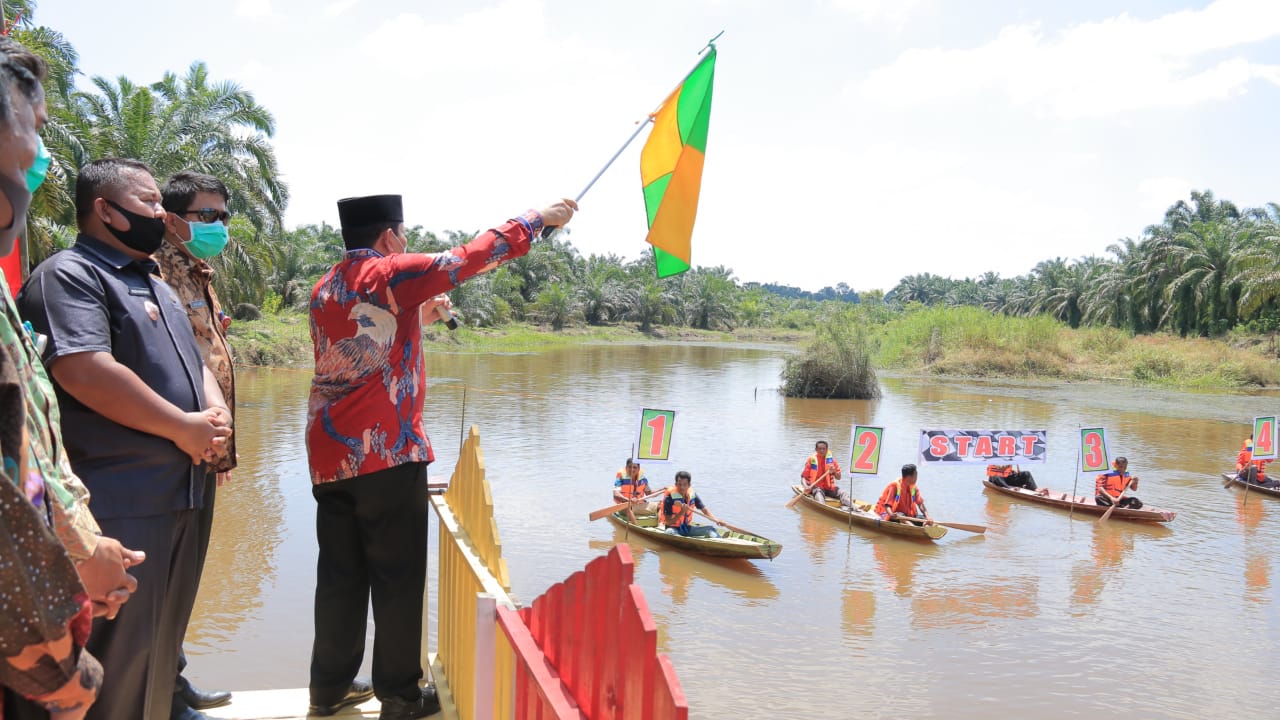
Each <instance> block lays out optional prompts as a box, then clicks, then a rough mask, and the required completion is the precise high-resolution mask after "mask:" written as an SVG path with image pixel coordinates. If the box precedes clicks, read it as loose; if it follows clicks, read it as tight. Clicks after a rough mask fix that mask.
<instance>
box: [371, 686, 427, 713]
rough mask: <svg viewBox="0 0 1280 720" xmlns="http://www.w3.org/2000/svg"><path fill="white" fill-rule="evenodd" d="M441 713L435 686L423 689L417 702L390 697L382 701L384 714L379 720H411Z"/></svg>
mask: <svg viewBox="0 0 1280 720" xmlns="http://www.w3.org/2000/svg"><path fill="white" fill-rule="evenodd" d="M438 712H440V698H438V697H436V689H435V686H433V685H428V686H426V687H424V688H422V692H421V693H420V694H419V695H418V697H417V699H416V700H405V699H404V698H398V697H389V698H386V699H385V700H383V701H382V712H380V713H378V720H410V719H411V718H422V717H426V716H428V715H435V714H436V713H438Z"/></svg>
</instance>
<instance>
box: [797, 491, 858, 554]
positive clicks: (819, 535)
mask: <svg viewBox="0 0 1280 720" xmlns="http://www.w3.org/2000/svg"><path fill="white" fill-rule="evenodd" d="M801 502H803V501H801ZM793 510H794V512H795V513H796V517H797V518H798V519H799V522H800V537H802V538H804V546H805V549H806V550H807V551H808V552H809V557H810V559H812V560H813V561H814V562H821V561H822V559H823V558H825V557H827V555H828V553H829V552H830V547H829V546H830V545H831V541H832V540H833V539H835V537H836V535H841V534H844V533H845V532H846V530H847V526H845V525H841V524H840V523H839V522H837V521H836V520H835V518H829V517H827V516H826V515H819V514H818V513H817V512H816V511H813V510H810V509H808V508H806V507H802V506H800V504H799V503H796V505H795V506H793Z"/></svg>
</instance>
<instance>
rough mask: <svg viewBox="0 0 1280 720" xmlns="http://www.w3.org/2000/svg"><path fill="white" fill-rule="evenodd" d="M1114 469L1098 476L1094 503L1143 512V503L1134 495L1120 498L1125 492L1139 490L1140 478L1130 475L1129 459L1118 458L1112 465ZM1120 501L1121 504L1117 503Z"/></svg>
mask: <svg viewBox="0 0 1280 720" xmlns="http://www.w3.org/2000/svg"><path fill="white" fill-rule="evenodd" d="M1111 467H1112V469H1111V470H1109V471H1107V472H1104V473H1102V474H1101V475H1099V476H1098V479H1097V481H1096V482H1095V483H1094V484H1095V486H1096V491H1095V492H1096V494H1095V496H1094V498H1093V500H1094V502H1096V503H1097V504H1099V505H1102V506H1104V507H1107V506H1111V505H1116V506H1117V507H1121V508H1129V509H1130V510H1141V509H1142V501H1141V500H1139V499H1138V498H1136V497H1133V496H1132V495H1125V496H1124V497H1123V498H1122V497H1120V496H1121V495H1122V494H1123V493H1124V491H1125V490H1126V489H1127V490H1137V489H1138V477H1137V476H1136V475H1130V474H1129V473H1128V472H1127V470H1128V469H1129V459H1128V458H1125V457H1118V458H1116V459H1115V461H1114V462H1112V463H1111ZM1117 501H1119V502H1117Z"/></svg>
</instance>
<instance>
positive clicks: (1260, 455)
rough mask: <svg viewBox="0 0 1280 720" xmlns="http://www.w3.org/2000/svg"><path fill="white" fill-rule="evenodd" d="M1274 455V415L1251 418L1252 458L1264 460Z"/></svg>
mask: <svg viewBox="0 0 1280 720" xmlns="http://www.w3.org/2000/svg"><path fill="white" fill-rule="evenodd" d="M1275 456H1276V416H1275V415H1271V416H1268V417H1258V418H1254V419H1253V459H1254V460H1266V459H1267V458H1274V457H1275Z"/></svg>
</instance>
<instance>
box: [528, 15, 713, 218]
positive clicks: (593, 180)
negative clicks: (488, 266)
mask: <svg viewBox="0 0 1280 720" xmlns="http://www.w3.org/2000/svg"><path fill="white" fill-rule="evenodd" d="M723 34H724V31H723V30H721V31H720V32H718V33H716V36H715V37H713V38H711V39H710V40H708V41H707V44H706V45H703V46H702V49H701V50H699V51H698V55H702V54H703V53H704V52H706V51H707V48H711V49H713V50H714V49H715V47H716V46H715V42H716V40H719V39H720V36H721V35H723ZM701 64H702V60H701V59H699V60H698V62H697V63H695V64H694V66H693V67H691V68H689V72H687V73H685V74H684V77H682V78H680V82H678V83H676V86H675V87H673V88H671V92H669V93H667V94H666V95H664V96H663V98H662V102H660V103H658V106H657V107H656V108H654V109H653V112H650V113H649V114H648V115H646V116H645V118H644V120H643V121H641V122H640V126H639V127H637V128H636V131H635V132H633V133H631V137H629V138H627V141H626V142H624V143H622V147H620V148H618V151H617V152H615V153H614V154H613V157H611V158H609V162H607V163H605V164H604V167H602V168H600V172H598V173H596V175H595V177H593V178H591V182H589V183H587V186H586V187H584V188H582V192H580V193H578V195H577V197H575V198H574V199H573V201H574V202H581V201H582V197H583V196H584V195H586V194H587V191H588V190H590V189H591V188H592V186H594V185H595V184H596V181H597V180H599V179H600V177H601V176H602V175H604V173H605V171H606V170H608V169H609V168H610V167H611V166H612V165H613V162H614V161H615V160H617V159H618V157H619V156H620V155H622V153H623V151H625V150H626V149H627V148H628V147H630V145H631V143H632V142H634V141H635V139H636V138H637V137H639V136H640V132H641V131H642V130H644V129H645V127H646V126H648V125H649V123H651V122H653V116H654V115H657V114H658V111H659V110H661V109H662V106H663V105H665V104H666V102H667V98H669V97H671V93H673V92H675V91H676V90H678V89H679V88H680V86H681V85H684V81H685V80H688V79H689V76H690V75H692V74H693V71H694V70H697V69H698V66H699V65H701ZM555 229H556V228H554V227H550V228H545V229H543V231H542V237H544V238H546V237H549V236H550V235H551V233H552V232H553V231H554V230H555Z"/></svg>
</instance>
